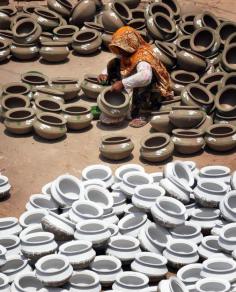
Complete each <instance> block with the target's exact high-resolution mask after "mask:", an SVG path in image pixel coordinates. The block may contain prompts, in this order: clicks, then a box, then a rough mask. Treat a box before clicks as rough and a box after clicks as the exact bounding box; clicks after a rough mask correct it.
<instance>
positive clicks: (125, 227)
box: [118, 213, 148, 237]
mask: <svg viewBox="0 0 236 292" xmlns="http://www.w3.org/2000/svg"><path fill="white" fill-rule="evenodd" d="M147 223H148V221H147V215H146V214H142V213H133V214H128V215H126V216H124V217H123V218H122V219H121V220H120V221H119V223H118V227H119V231H120V233H121V234H124V235H129V236H133V237H137V236H138V234H139V232H140V230H141V229H142V228H144V227H145V225H146V224H147Z"/></svg>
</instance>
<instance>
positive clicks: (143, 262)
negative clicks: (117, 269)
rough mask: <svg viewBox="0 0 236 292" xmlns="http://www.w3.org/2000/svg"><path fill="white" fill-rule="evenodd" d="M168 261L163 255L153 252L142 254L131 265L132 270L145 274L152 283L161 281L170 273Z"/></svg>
mask: <svg viewBox="0 0 236 292" xmlns="http://www.w3.org/2000/svg"><path fill="white" fill-rule="evenodd" d="M166 264H167V260H166V258H164V257H163V256H161V255H158V254H156V253H152V252H140V253H138V254H137V255H136V257H135V259H134V261H133V262H132V263H131V270H132V271H134V272H139V273H143V274H144V275H146V276H147V277H148V278H149V280H150V282H152V283H153V282H157V281H160V280H161V279H163V278H164V277H165V275H166V274H167V272H168V269H167V267H166Z"/></svg>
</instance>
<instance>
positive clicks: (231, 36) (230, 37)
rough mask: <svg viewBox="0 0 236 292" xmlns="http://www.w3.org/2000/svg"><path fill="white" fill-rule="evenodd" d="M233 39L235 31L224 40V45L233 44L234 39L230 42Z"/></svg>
mask: <svg viewBox="0 0 236 292" xmlns="http://www.w3.org/2000/svg"><path fill="white" fill-rule="evenodd" d="M233 39H235V40H236V32H233V33H232V34H231V35H230V36H229V37H228V38H227V40H226V45H231V44H235V43H236V41H234V42H232V40H233Z"/></svg>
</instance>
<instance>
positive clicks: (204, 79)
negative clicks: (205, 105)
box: [200, 72, 226, 85]
mask: <svg viewBox="0 0 236 292" xmlns="http://www.w3.org/2000/svg"><path fill="white" fill-rule="evenodd" d="M215 75H221V78H220V79H219V80H214V81H213V82H206V79H208V78H211V77H212V76H215ZM225 77H226V74H225V73H224V72H213V73H210V74H204V75H203V76H202V77H201V79H200V83H201V84H203V85H210V84H212V83H214V82H220V81H223V79H224V78H225Z"/></svg>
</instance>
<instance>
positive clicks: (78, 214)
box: [68, 200, 103, 223]
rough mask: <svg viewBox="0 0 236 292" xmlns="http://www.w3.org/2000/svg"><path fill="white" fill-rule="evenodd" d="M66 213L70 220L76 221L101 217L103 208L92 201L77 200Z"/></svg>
mask: <svg viewBox="0 0 236 292" xmlns="http://www.w3.org/2000/svg"><path fill="white" fill-rule="evenodd" d="M68 215H69V218H70V220H71V221H72V222H74V223H78V222H82V221H84V220H89V219H100V218H102V216H103V209H102V207H100V206H99V205H98V204H96V203H94V202H92V201H85V200H78V201H75V202H74V203H73V204H72V207H71V209H70V210H69V213H68Z"/></svg>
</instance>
